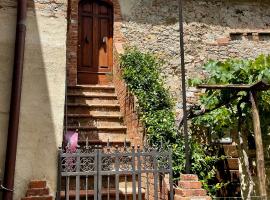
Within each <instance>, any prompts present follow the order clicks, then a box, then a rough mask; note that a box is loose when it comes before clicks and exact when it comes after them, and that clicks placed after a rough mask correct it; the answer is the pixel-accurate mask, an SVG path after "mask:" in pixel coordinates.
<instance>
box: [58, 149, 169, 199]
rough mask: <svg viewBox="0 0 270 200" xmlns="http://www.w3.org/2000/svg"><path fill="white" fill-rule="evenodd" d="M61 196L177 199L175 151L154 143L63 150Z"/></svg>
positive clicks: (60, 176) (61, 151)
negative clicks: (174, 166)
mask: <svg viewBox="0 0 270 200" xmlns="http://www.w3.org/2000/svg"><path fill="white" fill-rule="evenodd" d="M58 176H59V177H58V180H59V181H58V192H57V199H66V200H70V199H75V200H79V199H85V200H105V199H106V200H110V199H111V200H112V199H113V200H119V199H120V200H150V199H151V200H152V199H153V200H161V199H162V200H173V177H172V176H173V171H172V152H171V151H170V150H163V149H160V150H157V149H155V148H150V147H142V148H141V147H140V146H138V147H134V146H132V147H127V146H126V145H125V146H124V147H121V148H120V147H118V146H115V147H111V146H109V145H107V147H100V146H88V145H86V146H84V147H83V148H79V149H77V150H76V151H74V152H71V151H70V150H69V149H68V148H67V149H66V150H64V151H63V150H59V175H58Z"/></svg>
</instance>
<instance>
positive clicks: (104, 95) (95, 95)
mask: <svg viewBox="0 0 270 200" xmlns="http://www.w3.org/2000/svg"><path fill="white" fill-rule="evenodd" d="M67 96H68V97H76V98H111V99H115V98H116V99H117V95H116V94H115V93H113V94H110V93H103V92H101V93H89V94H83V93H69V92H68V93H67Z"/></svg>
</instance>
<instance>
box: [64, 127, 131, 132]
mask: <svg viewBox="0 0 270 200" xmlns="http://www.w3.org/2000/svg"><path fill="white" fill-rule="evenodd" d="M67 129H68V130H78V131H104V132H109V133H110V132H117V131H126V130H127V127H126V126H119V127H109V126H107V127H106V126H103V127H95V126H68V127H67Z"/></svg>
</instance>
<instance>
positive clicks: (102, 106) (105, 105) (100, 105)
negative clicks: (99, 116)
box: [67, 102, 120, 109]
mask: <svg viewBox="0 0 270 200" xmlns="http://www.w3.org/2000/svg"><path fill="white" fill-rule="evenodd" d="M67 107H68V108H74V107H75V108H76V107H85V108H88V109H91V108H107V109H109V108H118V109H120V105H119V104H115V103H113V104H108V103H107V104H104V103H99V102H97V103H96V104H93V103H91V104H88V103H68V104H67Z"/></svg>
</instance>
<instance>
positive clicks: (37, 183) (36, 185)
mask: <svg viewBox="0 0 270 200" xmlns="http://www.w3.org/2000/svg"><path fill="white" fill-rule="evenodd" d="M46 187H47V183H46V181H41V180H32V181H30V183H29V189H43V188H46Z"/></svg>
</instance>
